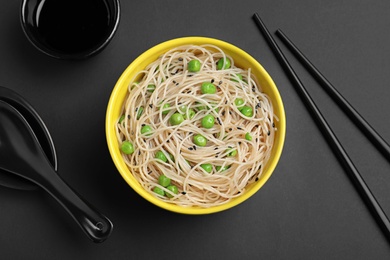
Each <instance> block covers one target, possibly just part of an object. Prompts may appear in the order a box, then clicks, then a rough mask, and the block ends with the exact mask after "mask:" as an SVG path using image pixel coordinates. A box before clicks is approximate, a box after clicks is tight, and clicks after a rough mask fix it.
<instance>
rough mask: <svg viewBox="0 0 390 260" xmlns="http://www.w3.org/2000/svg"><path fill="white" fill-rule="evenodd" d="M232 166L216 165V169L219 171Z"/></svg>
mask: <svg viewBox="0 0 390 260" xmlns="http://www.w3.org/2000/svg"><path fill="white" fill-rule="evenodd" d="M229 168H230V166H223V167H222V166H215V169H216V170H217V172H223V171H226V170H227V169H229Z"/></svg>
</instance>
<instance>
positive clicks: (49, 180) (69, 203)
mask: <svg viewBox="0 0 390 260" xmlns="http://www.w3.org/2000/svg"><path fill="white" fill-rule="evenodd" d="M36 176H40V178H39V180H37V179H35V182H36V184H38V185H39V186H41V187H42V188H43V189H44V190H46V191H47V192H48V193H49V194H50V195H51V196H52V197H54V198H55V199H56V200H57V201H58V202H59V203H60V204H61V205H62V206H63V207H64V208H65V209H66V210H67V211H68V213H69V214H70V215H71V216H72V217H73V218H74V219H75V220H76V222H77V223H78V224H79V225H80V227H81V229H82V230H83V231H84V232H85V234H86V235H87V236H88V237H89V238H90V239H91V240H92V241H93V242H95V243H100V242H103V241H104V240H106V239H107V238H108V236H109V235H110V234H111V231H112V228H113V225H112V222H111V221H110V220H109V219H108V218H107V217H106V216H104V215H102V214H101V213H99V212H98V211H97V210H96V209H94V208H93V207H92V206H91V205H89V204H88V203H87V202H86V201H84V200H83V199H82V198H81V197H80V196H79V195H78V194H76V192H75V191H74V190H73V189H72V188H71V187H69V186H68V185H67V184H66V183H65V181H63V180H62V179H61V178H60V177H59V176H58V174H57V173H56V172H55V171H54V170H53V169H52V168H51V167H50V166H49V165H46V167H42V165H41V166H40V167H39V172H37V174H36Z"/></svg>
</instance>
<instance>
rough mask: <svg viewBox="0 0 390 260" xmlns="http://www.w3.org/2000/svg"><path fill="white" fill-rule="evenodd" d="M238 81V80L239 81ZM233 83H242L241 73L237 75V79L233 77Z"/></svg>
mask: <svg viewBox="0 0 390 260" xmlns="http://www.w3.org/2000/svg"><path fill="white" fill-rule="evenodd" d="M237 79H238V80H237ZM232 81H234V82H239V81H242V75H241V74H240V73H237V74H236V77H233V78H232Z"/></svg>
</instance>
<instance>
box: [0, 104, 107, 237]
mask: <svg viewBox="0 0 390 260" xmlns="http://www.w3.org/2000/svg"><path fill="white" fill-rule="evenodd" d="M0 169H2V170H5V171H8V172H10V173H14V174H16V175H18V176H20V177H23V178H26V179H28V180H29V181H31V182H33V183H35V184H37V185H38V186H40V187H42V188H43V189H44V190H46V191H47V192H48V193H49V194H50V195H51V196H53V197H54V198H55V199H56V200H57V201H58V202H59V203H60V204H61V205H62V206H63V207H64V208H65V209H66V210H67V211H68V212H69V214H70V215H71V216H72V217H73V218H74V219H75V220H76V222H77V223H78V224H79V225H80V227H81V228H82V230H83V231H84V232H85V233H86V235H87V236H88V237H89V238H90V239H91V240H92V241H94V242H103V241H104V240H106V239H107V238H108V236H109V235H110V233H111V231H112V223H111V221H110V220H109V219H108V218H107V217H105V216H103V215H102V214H100V213H99V212H97V211H96V210H95V209H93V208H92V207H91V206H90V205H88V204H87V203H86V202H85V201H84V200H83V199H81V197H80V196H79V195H77V194H76V193H75V192H74V191H73V190H72V189H71V188H70V187H69V186H68V185H67V184H66V183H65V182H64V181H63V180H62V179H61V178H60V177H59V176H58V175H57V173H56V172H55V171H54V170H53V168H52V166H51V164H50V163H49V161H48V159H47V157H46V155H45V154H44V152H43V150H42V148H41V146H40V144H39V143H38V140H37V138H36V136H35V134H34V132H33V131H32V129H31V126H30V125H29V124H28V123H27V121H26V120H25V118H24V117H23V116H22V115H21V114H20V113H19V112H18V111H17V110H16V109H15V108H14V107H12V106H11V105H10V104H8V103H6V102H4V101H1V100H0Z"/></svg>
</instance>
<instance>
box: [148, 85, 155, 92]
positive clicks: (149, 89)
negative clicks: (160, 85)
mask: <svg viewBox="0 0 390 260" xmlns="http://www.w3.org/2000/svg"><path fill="white" fill-rule="evenodd" d="M155 89H156V85H154V84H149V85H148V86H147V87H146V90H147V91H149V92H153V91H154V90H155Z"/></svg>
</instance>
